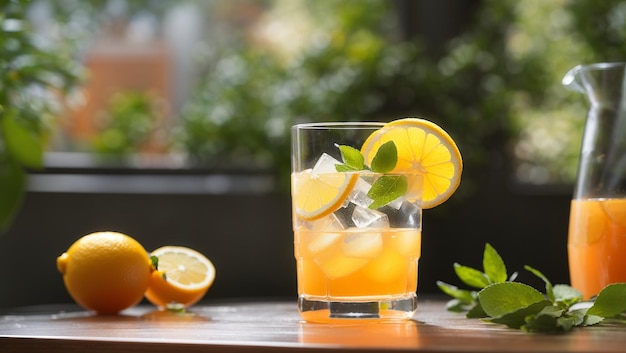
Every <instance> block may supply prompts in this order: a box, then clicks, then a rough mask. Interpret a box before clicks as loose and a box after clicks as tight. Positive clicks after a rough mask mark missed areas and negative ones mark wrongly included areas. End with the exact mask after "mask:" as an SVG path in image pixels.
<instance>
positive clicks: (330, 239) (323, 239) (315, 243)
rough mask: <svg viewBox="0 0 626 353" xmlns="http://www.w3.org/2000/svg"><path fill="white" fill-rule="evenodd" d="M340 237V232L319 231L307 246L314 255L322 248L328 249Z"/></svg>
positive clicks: (322, 249)
mask: <svg viewBox="0 0 626 353" xmlns="http://www.w3.org/2000/svg"><path fill="white" fill-rule="evenodd" d="M340 238H341V234H340V233H320V234H316V235H315V236H314V237H313V238H312V239H311V240H310V241H309V243H308V246H307V247H308V248H309V251H310V252H311V254H313V255H316V254H319V253H321V252H323V251H324V250H327V249H329V248H330V247H331V246H334V245H335V244H337V243H338V242H339V239H340Z"/></svg>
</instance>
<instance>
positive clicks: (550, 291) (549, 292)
mask: <svg viewBox="0 0 626 353" xmlns="http://www.w3.org/2000/svg"><path fill="white" fill-rule="evenodd" d="M524 269H525V270H527V271H529V272H530V273H532V274H533V275H535V276H537V277H539V278H540V279H541V280H542V281H543V282H544V283H545V284H546V294H547V295H548V299H550V300H552V301H554V291H553V289H552V283H551V282H550V281H549V280H548V277H546V276H545V275H544V274H543V273H541V271H539V270H537V269H535V268H532V267H530V266H528V265H526V266H524Z"/></svg>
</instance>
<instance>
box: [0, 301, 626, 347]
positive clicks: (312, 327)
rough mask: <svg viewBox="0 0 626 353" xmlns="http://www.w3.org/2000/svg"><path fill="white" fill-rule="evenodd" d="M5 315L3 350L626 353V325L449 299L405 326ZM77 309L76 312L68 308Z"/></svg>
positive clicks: (241, 313) (256, 311)
mask: <svg viewBox="0 0 626 353" xmlns="http://www.w3.org/2000/svg"><path fill="white" fill-rule="evenodd" d="M27 309H28V310H25V309H24V308H22V309H19V310H16V311H15V312H14V313H10V312H9V313H8V314H5V315H2V316H0V352H44V351H45V352H116V353H121V352H150V353H159V352H177V353H183V352H296V351H302V352H348V351H353V352H357V351H358V352H374V351H381V350H389V351H414V352H530V351H532V352H624V351H626V327H624V326H597V327H589V328H584V329H576V330H574V331H573V332H570V333H566V334H557V335H554V334H553V335H547V334H529V333H524V332H521V331H516V330H510V329H506V328H503V327H501V326H496V325H492V324H489V323H485V322H482V321H480V320H473V319H472V320H470V319H466V318H465V317H464V316H463V315H462V314H455V313H450V312H447V311H446V310H445V302H444V301H440V300H421V301H420V303H419V309H418V310H419V311H418V313H417V315H416V316H415V318H414V320H410V321H407V322H404V323H379V324H373V323H356V322H355V323H353V324H341V325H339V324H334V325H324V324H311V323H304V322H302V321H301V320H300V317H299V316H298V313H297V310H296V303H295V301H293V302H271V301H270V302H224V303H214V304H206V305H201V306H196V307H194V308H193V313H194V314H195V315H183V316H181V315H171V314H169V313H166V312H155V311H154V308H153V307H150V306H138V307H136V308H133V309H130V310H127V311H125V312H124V313H123V315H119V316H96V315H93V314H90V313H87V312H84V311H80V310H76V309H75V307H68V306H58V305H57V306H43V307H36V308H27ZM68 309H70V310H68Z"/></svg>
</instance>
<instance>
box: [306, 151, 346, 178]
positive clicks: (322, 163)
mask: <svg viewBox="0 0 626 353" xmlns="http://www.w3.org/2000/svg"><path fill="white" fill-rule="evenodd" d="M337 164H342V163H341V162H340V161H338V160H337V159H335V158H333V157H332V156H331V155H329V154H328V153H322V155H321V156H320V158H319V159H318V160H317V162H315V166H314V167H313V169H312V173H313V174H324V173H337V168H336V167H335V166H336V165H337Z"/></svg>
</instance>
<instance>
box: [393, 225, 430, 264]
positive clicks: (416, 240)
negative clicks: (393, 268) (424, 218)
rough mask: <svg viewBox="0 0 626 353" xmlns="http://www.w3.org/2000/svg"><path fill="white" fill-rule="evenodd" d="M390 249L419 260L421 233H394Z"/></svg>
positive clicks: (417, 231) (416, 231)
mask: <svg viewBox="0 0 626 353" xmlns="http://www.w3.org/2000/svg"><path fill="white" fill-rule="evenodd" d="M390 243H391V247H392V248H393V249H394V250H395V251H397V252H398V253H400V254H402V255H404V256H408V257H412V258H416V259H419V258H420V255H421V245H422V231H421V230H420V229H415V230H405V231H401V232H394V234H393V235H392V236H391V242H390Z"/></svg>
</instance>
